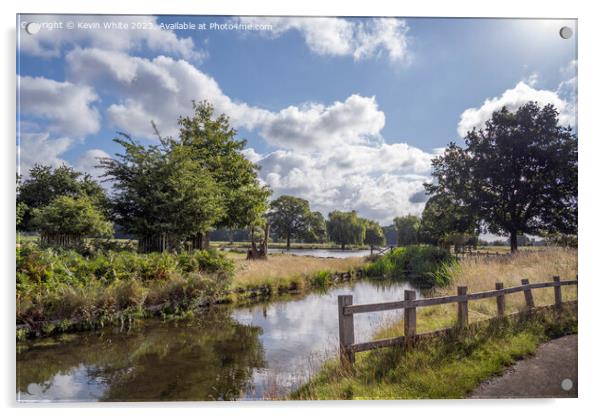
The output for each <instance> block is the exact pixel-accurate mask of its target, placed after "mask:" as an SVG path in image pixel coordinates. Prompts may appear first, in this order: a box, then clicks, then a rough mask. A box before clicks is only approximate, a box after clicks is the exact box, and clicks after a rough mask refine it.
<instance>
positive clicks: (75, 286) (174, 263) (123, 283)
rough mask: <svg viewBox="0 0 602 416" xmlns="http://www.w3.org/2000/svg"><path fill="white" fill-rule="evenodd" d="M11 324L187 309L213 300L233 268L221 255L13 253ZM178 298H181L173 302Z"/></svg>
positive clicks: (27, 248) (33, 249) (31, 249)
mask: <svg viewBox="0 0 602 416" xmlns="http://www.w3.org/2000/svg"><path fill="white" fill-rule="evenodd" d="M16 259H17V269H16V271H17V276H16V277H17V280H16V283H17V319H19V320H23V321H26V322H35V321H44V320H52V319H67V318H69V319H71V318H85V319H88V320H98V319H102V317H103V316H108V315H114V314H115V313H118V312H123V311H124V310H141V309H143V307H144V306H149V305H154V304H156V303H161V302H169V303H170V305H171V307H175V306H177V307H179V308H184V309H185V308H187V307H193V306H194V305H197V306H198V304H200V303H202V302H206V301H207V299H214V298H215V297H217V296H219V295H220V294H221V293H223V291H224V290H225V288H226V287H227V286H228V284H229V283H230V281H231V278H232V275H233V271H234V266H233V263H232V262H231V261H229V260H228V259H226V258H225V256H224V255H223V254H222V253H218V252H215V251H194V252H191V253H180V254H172V253H149V254H139V253H135V252H129V251H119V252H114V251H101V250H99V251H98V252H96V253H95V254H93V255H91V256H88V257H86V256H83V255H81V254H79V253H78V252H76V251H74V250H66V249H51V248H47V249H40V248H38V247H37V246H36V245H34V244H24V245H23V246H22V247H20V248H17V255H16ZM178 294H180V295H181V297H178Z"/></svg>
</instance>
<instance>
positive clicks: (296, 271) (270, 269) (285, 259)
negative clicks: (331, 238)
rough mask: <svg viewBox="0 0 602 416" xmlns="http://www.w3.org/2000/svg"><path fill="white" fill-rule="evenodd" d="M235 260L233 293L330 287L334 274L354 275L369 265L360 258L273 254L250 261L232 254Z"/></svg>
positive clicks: (231, 256)
mask: <svg viewBox="0 0 602 416" xmlns="http://www.w3.org/2000/svg"><path fill="white" fill-rule="evenodd" d="M230 258H231V259H233V260H234V264H235V273H234V278H233V281H232V288H233V290H237V289H242V290H249V289H251V290H253V289H261V288H266V287H268V288H270V290H272V291H278V290H282V289H291V288H292V289H298V290H305V289H308V288H310V287H312V286H326V285H327V284H328V282H329V281H330V280H329V278H330V277H331V275H332V274H333V273H353V272H354V271H355V270H356V269H359V268H361V267H362V266H363V265H364V264H365V260H364V259H363V258H359V257H349V258H318V257H308V256H292V255H289V254H271V255H270V256H269V259H268V260H267V261H246V260H245V258H244V257H243V256H242V255H237V254H234V253H231V254H230Z"/></svg>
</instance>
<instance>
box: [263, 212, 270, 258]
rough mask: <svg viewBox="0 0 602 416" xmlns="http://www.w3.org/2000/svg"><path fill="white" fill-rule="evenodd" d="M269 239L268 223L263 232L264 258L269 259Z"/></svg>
mask: <svg viewBox="0 0 602 416" xmlns="http://www.w3.org/2000/svg"><path fill="white" fill-rule="evenodd" d="M268 238H270V223H269V222H267V221H266V223H265V228H264V230H263V247H262V251H263V257H264V258H266V259H267V258H268Z"/></svg>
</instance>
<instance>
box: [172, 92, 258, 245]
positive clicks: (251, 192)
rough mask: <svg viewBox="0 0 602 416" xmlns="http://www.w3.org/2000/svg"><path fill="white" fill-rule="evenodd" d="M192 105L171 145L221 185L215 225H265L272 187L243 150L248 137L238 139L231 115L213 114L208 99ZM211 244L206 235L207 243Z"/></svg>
mask: <svg viewBox="0 0 602 416" xmlns="http://www.w3.org/2000/svg"><path fill="white" fill-rule="evenodd" d="M192 106H193V110H194V113H193V115H192V116H190V117H180V119H179V120H178V124H179V126H180V131H179V138H178V139H177V140H173V139H170V140H169V141H170V146H171V147H172V148H179V149H180V150H181V151H186V152H188V155H189V157H190V158H191V159H192V160H193V161H194V162H195V163H197V164H198V165H199V167H200V168H201V169H204V170H205V171H207V172H208V173H209V174H210V175H211V177H212V179H213V181H214V182H215V184H216V185H217V187H218V188H219V195H220V198H221V199H222V201H221V204H222V206H223V215H222V216H220V217H219V218H218V219H217V220H216V222H215V223H214V224H213V227H214V228H229V229H236V228H247V227H252V226H262V224H263V222H264V219H263V215H264V214H265V212H266V210H267V207H268V197H269V195H270V190H269V188H267V187H266V186H262V185H261V184H260V183H259V180H258V172H259V166H258V165H256V164H254V163H252V162H251V161H249V160H248V159H247V158H246V157H245V155H244V154H243V153H242V151H243V150H244V148H245V146H246V140H237V139H236V134H237V132H236V130H234V129H233V128H231V127H230V121H229V118H228V117H227V116H225V115H224V114H221V115H219V116H217V117H214V115H213V113H214V108H213V106H212V105H211V104H209V103H208V102H206V101H203V102H201V103H196V102H194V101H193V103H192ZM206 237H208V235H207V236H206ZM208 243H209V240H208V238H207V239H206V241H205V245H208Z"/></svg>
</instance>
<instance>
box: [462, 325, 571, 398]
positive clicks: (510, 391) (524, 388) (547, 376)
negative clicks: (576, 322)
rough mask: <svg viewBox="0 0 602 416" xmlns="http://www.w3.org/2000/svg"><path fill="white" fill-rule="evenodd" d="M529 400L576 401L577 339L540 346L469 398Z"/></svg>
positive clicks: (551, 342)
mask: <svg viewBox="0 0 602 416" xmlns="http://www.w3.org/2000/svg"><path fill="white" fill-rule="evenodd" d="M567 380H570V382H569V381H567ZM531 397H533V398H535V397H536V398H542V397H548V398H549V397H577V335H569V336H566V337H562V338H558V339H555V340H552V341H550V342H546V343H545V344H542V345H540V346H539V347H538V348H537V351H536V352H535V355H534V356H532V357H529V358H527V359H525V360H522V361H519V362H517V363H516V364H515V365H513V366H512V367H510V368H509V369H508V370H506V372H505V373H504V374H503V375H501V376H499V377H495V378H492V379H490V380H488V381H486V382H484V383H482V384H481V385H480V386H478V387H477V388H476V389H475V390H474V391H473V392H472V394H471V396H470V398H473V399H501V398H531Z"/></svg>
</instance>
